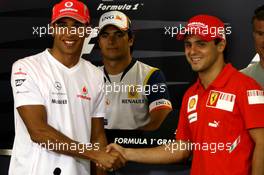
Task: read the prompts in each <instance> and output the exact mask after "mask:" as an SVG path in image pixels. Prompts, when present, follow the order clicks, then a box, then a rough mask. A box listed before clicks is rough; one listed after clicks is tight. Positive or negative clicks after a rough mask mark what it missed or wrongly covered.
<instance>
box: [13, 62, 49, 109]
mask: <svg viewBox="0 0 264 175" xmlns="http://www.w3.org/2000/svg"><path fill="white" fill-rule="evenodd" d="M33 74H34V72H33V71H32V70H30V69H29V66H28V65H27V64H26V63H25V62H22V61H17V62H15V63H14V64H13V67H12V74H11V86H12V90H13V96H14V104H15V107H16V108H17V107H19V106H23V105H44V102H45V101H44V99H43V97H42V95H41V93H40V90H39V87H38V85H37V82H36V81H34V80H33V78H32V77H33V76H34V75H33Z"/></svg>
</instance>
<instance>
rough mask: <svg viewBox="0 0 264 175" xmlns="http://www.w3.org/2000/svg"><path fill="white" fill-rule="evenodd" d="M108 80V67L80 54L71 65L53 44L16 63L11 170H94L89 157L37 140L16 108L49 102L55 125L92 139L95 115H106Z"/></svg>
mask: <svg viewBox="0 0 264 175" xmlns="http://www.w3.org/2000/svg"><path fill="white" fill-rule="evenodd" d="M103 84H104V82H103V74H102V72H101V71H100V70H99V69H98V68H96V67H95V66H94V65H92V64H91V63H90V62H88V61H86V60H84V59H80V60H79V62H78V63H77V64H76V65H75V66H74V67H72V68H67V67H66V66H64V65H63V64H61V63H60V62H59V61H58V60H56V59H55V58H54V57H53V56H52V55H51V54H50V53H49V51H48V49H46V50H45V51H44V52H41V53H39V54H37V55H33V56H30V57H27V58H24V59H20V60H18V61H17V62H15V63H14V64H13V68H12V77H11V85H12V88H13V95H14V103H15V109H14V110H15V111H14V113H15V141H14V146H13V152H12V157H11V163H10V168H9V174H10V175H21V174H23V175H53V171H54V169H55V168H56V167H58V168H60V169H61V175H82V174H86V175H89V174H90V162H89V161H86V160H82V159H78V158H74V157H71V156H67V155H63V154H58V153H55V152H53V151H50V150H48V149H45V148H42V147H41V146H39V145H38V144H36V143H34V142H33V141H32V140H31V139H30V135H29V133H28V131H27V129H26V127H25V124H24V123H23V121H22V119H21V117H20V116H19V114H18V111H17V109H16V108H17V107H19V106H23V105H43V106H45V108H46V111H47V119H48V124H49V125H51V126H52V127H53V128H55V129H56V130H58V131H59V132H61V133H63V134H65V135H66V136H68V137H69V138H71V139H73V140H76V141H78V142H81V143H87V144H88V143H90V136H91V118H92V117H104V116H105V103H104V102H105V97H104V96H105V95H104V93H103V91H102V87H103ZM36 117H38V116H36ZM49 146H50V148H51V149H52V146H51V145H49ZM53 146H57V147H58V144H57V145H53ZM77 146H78V145H75V147H74V145H70V146H69V148H71V149H76V147H77ZM63 149H67V147H65V148H63Z"/></svg>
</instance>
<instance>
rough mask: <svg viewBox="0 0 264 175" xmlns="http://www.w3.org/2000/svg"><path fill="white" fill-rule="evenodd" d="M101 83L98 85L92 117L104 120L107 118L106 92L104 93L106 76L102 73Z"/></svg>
mask: <svg viewBox="0 0 264 175" xmlns="http://www.w3.org/2000/svg"><path fill="white" fill-rule="evenodd" d="M99 77H101V78H99V83H97V86H98V87H96V88H97V90H98V91H97V96H96V97H95V102H94V108H93V113H92V117H93V118H101V117H102V118H104V117H105V110H106V108H105V92H104V88H103V87H104V76H103V74H101V72H100V76H99Z"/></svg>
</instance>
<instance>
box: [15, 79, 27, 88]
mask: <svg viewBox="0 0 264 175" xmlns="http://www.w3.org/2000/svg"><path fill="white" fill-rule="evenodd" d="M24 81H26V79H16V80H15V84H16V87H18V86H21V85H22V84H23V83H24Z"/></svg>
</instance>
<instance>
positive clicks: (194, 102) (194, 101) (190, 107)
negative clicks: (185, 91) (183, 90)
mask: <svg viewBox="0 0 264 175" xmlns="http://www.w3.org/2000/svg"><path fill="white" fill-rule="evenodd" d="M197 102H198V95H194V96H191V97H189V100H188V110H187V111H188V112H191V111H194V110H196V106H197Z"/></svg>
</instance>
